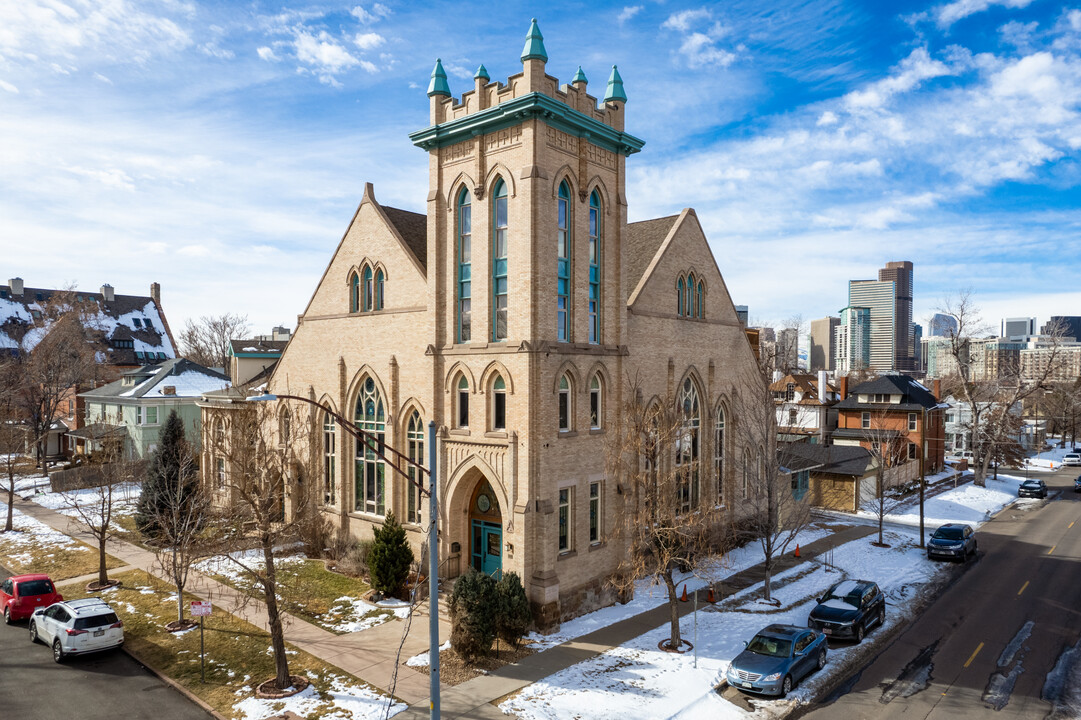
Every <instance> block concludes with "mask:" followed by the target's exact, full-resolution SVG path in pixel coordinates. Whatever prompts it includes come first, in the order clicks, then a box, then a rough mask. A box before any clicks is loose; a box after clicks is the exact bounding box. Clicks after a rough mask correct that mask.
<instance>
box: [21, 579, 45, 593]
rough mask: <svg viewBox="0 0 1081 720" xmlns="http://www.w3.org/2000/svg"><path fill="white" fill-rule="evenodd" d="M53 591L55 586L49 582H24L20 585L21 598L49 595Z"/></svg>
mask: <svg viewBox="0 0 1081 720" xmlns="http://www.w3.org/2000/svg"><path fill="white" fill-rule="evenodd" d="M52 591H53V584H52V583H51V582H49V581H48V580H23V581H22V582H21V583H19V597H30V596H32V595H48V594H49V593H51V592H52Z"/></svg>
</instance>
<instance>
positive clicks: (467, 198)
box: [455, 187, 473, 343]
mask: <svg viewBox="0 0 1081 720" xmlns="http://www.w3.org/2000/svg"><path fill="white" fill-rule="evenodd" d="M456 215H457V218H456V222H455V230H456V232H455V235H456V236H457V237H456V242H455V259H456V260H457V262H456V263H455V267H456V277H455V286H456V289H457V302H456V304H455V305H456V307H455V339H456V340H457V341H458V342H459V343H467V342H470V341H471V340H472V337H473V304H472V303H473V288H472V284H473V282H472V272H473V270H472V268H473V196H472V195H471V194H470V193H469V189H468V188H465V187H463V188H462V189H461V191H460V192H459V193H458V202H457V203H456Z"/></svg>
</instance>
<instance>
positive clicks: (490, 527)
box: [471, 520, 503, 580]
mask: <svg viewBox="0 0 1081 720" xmlns="http://www.w3.org/2000/svg"><path fill="white" fill-rule="evenodd" d="M471 549H472V554H473V567H474V568H476V569H477V570H479V571H480V572H482V573H487V574H489V575H491V576H492V577H494V578H496V579H497V580H498V579H499V578H500V577H501V576H502V574H503V528H502V527H500V526H499V525H498V524H497V523H490V522H486V521H484V520H474V521H473V547H472V548H471Z"/></svg>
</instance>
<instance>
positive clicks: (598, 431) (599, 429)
mask: <svg viewBox="0 0 1081 720" xmlns="http://www.w3.org/2000/svg"><path fill="white" fill-rule="evenodd" d="M589 434H590V435H604V428H602V427H597V428H590V429H589Z"/></svg>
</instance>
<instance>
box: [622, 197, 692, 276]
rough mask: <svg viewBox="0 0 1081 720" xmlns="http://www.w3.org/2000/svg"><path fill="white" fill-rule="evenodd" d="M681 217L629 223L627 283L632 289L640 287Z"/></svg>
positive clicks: (627, 236)
mask: <svg viewBox="0 0 1081 720" xmlns="http://www.w3.org/2000/svg"><path fill="white" fill-rule="evenodd" d="M678 219H679V215H669V216H668V217H662V218H656V219H654V220H643V221H641V222H636V223H627V231H626V233H624V235H623V249H624V253H625V254H624V257H625V258H626V261H627V282H628V285H629V286H630V287H632V288H633V287H635V286H637V285H638V282H639V280H641V278H642V276H643V275H644V274H645V272H646V268H648V267H649V263H650V262H651V261H652V260H653V258H654V257H655V256H656V255H657V251H658V250H659V249H660V247H661V244H662V243H664V239H665V238H666V237H668V233H670V232H671V231H672V228H673V227H674V226H675V224H676V220H678Z"/></svg>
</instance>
